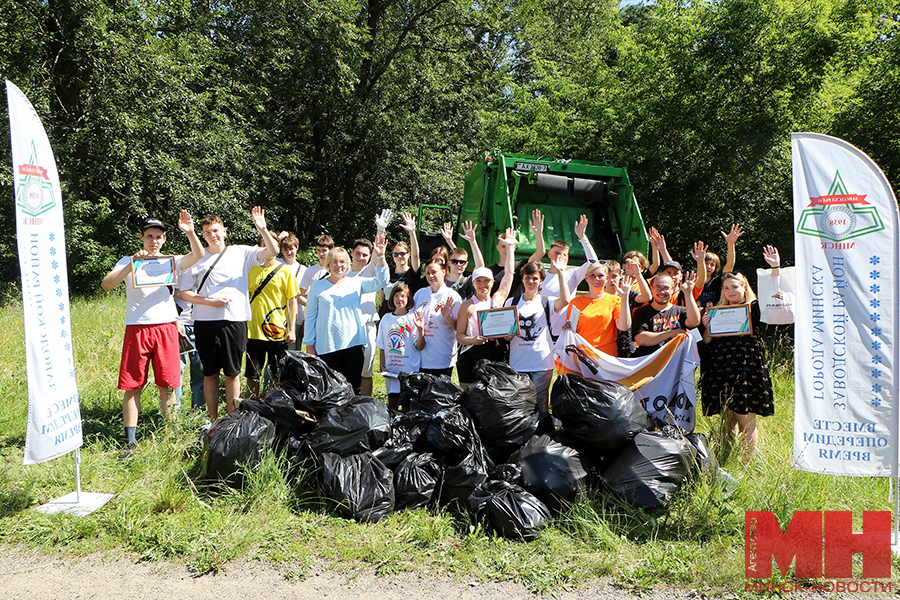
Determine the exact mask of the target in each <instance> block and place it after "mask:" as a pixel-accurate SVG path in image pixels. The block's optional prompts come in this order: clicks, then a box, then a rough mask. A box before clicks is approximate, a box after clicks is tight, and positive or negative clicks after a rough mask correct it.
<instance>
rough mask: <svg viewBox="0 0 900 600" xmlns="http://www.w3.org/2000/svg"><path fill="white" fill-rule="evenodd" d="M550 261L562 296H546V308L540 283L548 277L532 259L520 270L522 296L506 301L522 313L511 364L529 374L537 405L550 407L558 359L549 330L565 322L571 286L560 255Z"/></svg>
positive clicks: (511, 341) (511, 348) (512, 342)
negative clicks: (551, 324)
mask: <svg viewBox="0 0 900 600" xmlns="http://www.w3.org/2000/svg"><path fill="white" fill-rule="evenodd" d="M551 264H552V265H553V267H554V270H555V271H556V274H555V275H554V276H555V277H556V278H557V282H558V283H559V293H560V297H559V298H552V297H551V298H547V299H546V302H547V308H548V309H549V310H550V311H551V314H547V311H546V310H545V309H544V302H545V300H544V299H543V297H542V296H541V293H540V292H541V283H542V282H543V281H544V279H545V278H546V276H547V274H546V273H545V272H544V267H543V265H541V263H539V262H530V263H528V264H526V265H525V266H523V267H522V268H521V269H520V270H519V273H521V275H522V287H523V288H524V291H523V293H522V295H521V296H516V297H513V298H510V299H509V300H507V302H506V305H507V306H513V303H515V306H516V307H517V310H518V313H519V335H515V336H509V337H507V338H506V339H508V340H509V366H511V367H512V368H513V369H515V370H516V371H518V372H519V373H524V374H526V375H528V377H529V378H530V379H531V382H532V383H534V387H535V389H536V390H537V400H538V408H539V409H541V410H547V407H548V406H549V402H550V381H551V380H552V379H553V368H554V366H555V362H556V354H555V352H554V350H553V348H554V342H553V336H552V335H551V331H550V326H549V325H550V322H551V321H552V322H553V324H554V328H557V327H559V326H561V325H562V324H563V323H565V316H566V312H565V308H566V307H567V306H568V305H569V285H568V283H567V282H566V276H565V271H566V270H565V262H564V261H563V259H560V258H557V259H556V260H555V261H554V259H551Z"/></svg>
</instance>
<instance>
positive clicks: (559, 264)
mask: <svg viewBox="0 0 900 600" xmlns="http://www.w3.org/2000/svg"><path fill="white" fill-rule="evenodd" d="M568 262H569V260H568V257H567V256H566V255H564V254H558V255H557V256H556V260H553V259H552V258H551V259H550V272H551V273H565V272H566V265H567V264H568Z"/></svg>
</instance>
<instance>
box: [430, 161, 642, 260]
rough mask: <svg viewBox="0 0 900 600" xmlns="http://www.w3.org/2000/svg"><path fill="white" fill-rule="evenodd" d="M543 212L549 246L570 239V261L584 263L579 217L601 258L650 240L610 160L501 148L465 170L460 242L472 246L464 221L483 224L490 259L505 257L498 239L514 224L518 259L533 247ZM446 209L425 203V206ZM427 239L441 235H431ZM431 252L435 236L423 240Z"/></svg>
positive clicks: (622, 170)
mask: <svg viewBox="0 0 900 600" xmlns="http://www.w3.org/2000/svg"><path fill="white" fill-rule="evenodd" d="M534 209H540V211H541V213H542V214H543V215H544V240H545V241H546V244H547V250H549V248H550V243H551V242H553V240H565V241H566V242H568V244H569V246H570V250H569V264H576V263H579V262H582V261H584V260H585V256H584V251H583V250H582V247H581V244H579V243H578V240H577V239H575V233H574V231H573V228H574V225H575V222H576V221H577V220H578V219H579V218H580V216H581V215H583V214H584V215H587V217H588V222H589V224H588V229H587V232H586V235H587V237H588V239H589V240H590V241H591V244H592V245H593V247H594V250H595V251H596V252H597V256H599V257H600V258H614V259H619V258H620V257H621V256H622V255H623V254H624V253H626V252H629V251H631V250H639V251H641V252H643V253H644V254H645V255H648V256H649V254H648V249H649V241H648V238H647V230H646V228H645V227H644V221H643V219H642V218H641V211H640V209H639V208H638V205H637V202H636V200H635V197H634V188H633V187H632V185H631V181H630V180H629V179H628V171H627V168H626V167H619V166H615V165H613V164H612V163H610V162H608V161H606V162H592V161H586V160H576V159H561V158H554V157H548V156H540V157H538V156H524V155H519V154H506V153H501V152H498V151H494V152H486V153H485V155H484V158H483V159H482V160H480V161H479V162H478V163H477V164H475V166H473V167H472V168H471V169H470V170H469V172H468V173H467V174H466V180H465V193H464V197H463V201H462V204H461V206H460V208H459V213H458V218H457V220H456V224H455V232H456V238H457V240H456V243H457V244H459V245H462V246H464V247H466V248H467V249H469V250H470V248H468V242H466V241H465V240H463V239H462V238H461V236H460V234H461V233H462V224H463V223H464V222H465V221H472V222H473V223H476V224H477V225H478V229H477V236H478V244H479V246H480V247H481V251H482V254H483V255H484V260H485V263H486V264H488V265H491V264H496V263H497V262H498V260H499V254H498V253H497V248H496V241H497V236H499V235H500V234H501V233H502V232H504V231H505V230H506V228H507V227H512V228H513V229H514V230H516V232H517V235H518V240H519V245H518V248H517V249H516V260H521V259H523V258H527V257H528V256H530V255H531V254H532V253H533V252H534V250H535V244H536V240H535V236H534V233H533V232H532V231H531V228H530V227H529V224H528V223H529V219H530V218H531V214H532V211H533V210H534ZM427 210H442V211H444V212H445V213H446V214H450V212H449V211H450V209H449V208H448V207H439V206H422V207H420V209H419V215H420V220H419V222H420V223H421V222H422V220H421V217H422V214H423V211H427ZM424 237H432V238H434V237H439V236H434V234H432V235H431V236H428V235H427V234H426V236H424ZM420 240H421V241H422V242H424V246H425V248H423V251H428V250H430V248H429V247H430V246H432V245H433V243H436V242H438V240H437V239H427V240H426V239H422V237H420Z"/></svg>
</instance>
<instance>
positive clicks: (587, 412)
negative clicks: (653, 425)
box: [550, 373, 647, 455]
mask: <svg viewBox="0 0 900 600" xmlns="http://www.w3.org/2000/svg"><path fill="white" fill-rule="evenodd" d="M550 402H551V405H552V407H553V415H554V416H555V417H556V418H558V419H559V420H560V421H561V422H562V425H563V428H564V429H565V430H566V432H568V433H569V434H570V435H572V437H574V438H575V439H577V440H578V441H579V443H580V445H581V446H585V447H587V448H590V449H591V450H592V451H593V452H595V453H598V454H601V455H606V454H614V453H615V452H616V451H617V450H619V449H621V448H623V447H624V446H625V445H626V444H627V443H628V441H629V440H630V439H631V438H633V437H634V436H635V435H637V434H638V433H639V432H641V431H643V430H644V426H645V425H646V424H647V411H646V410H644V407H643V406H641V403H640V402H639V401H638V400H637V398H635V396H634V393H632V391H631V390H629V389H628V388H627V387H625V386H624V385H621V384H619V383H616V382H614V381H594V380H589V379H585V378H584V377H581V376H580V375H575V374H572V373H567V374H565V375H561V376H560V377H559V378H557V380H556V383H555V384H554V385H553V391H552V393H551V394H550Z"/></svg>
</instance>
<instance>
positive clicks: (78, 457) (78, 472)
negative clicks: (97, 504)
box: [75, 448, 81, 503]
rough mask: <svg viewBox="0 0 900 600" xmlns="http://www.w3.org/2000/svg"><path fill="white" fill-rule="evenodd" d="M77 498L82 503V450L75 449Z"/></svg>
mask: <svg viewBox="0 0 900 600" xmlns="http://www.w3.org/2000/svg"><path fill="white" fill-rule="evenodd" d="M75 497H76V499H77V501H78V502H79V503H80V502H81V448H75Z"/></svg>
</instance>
